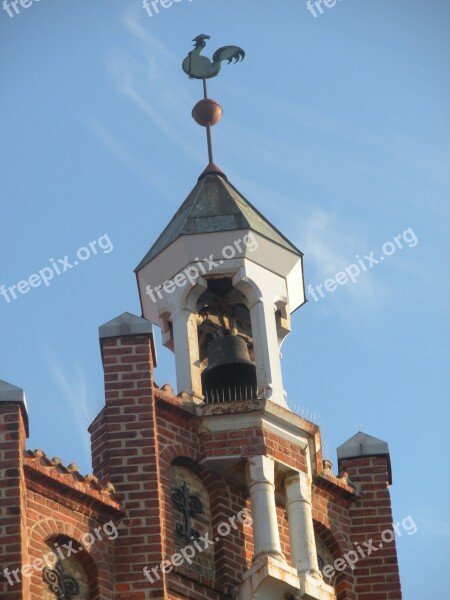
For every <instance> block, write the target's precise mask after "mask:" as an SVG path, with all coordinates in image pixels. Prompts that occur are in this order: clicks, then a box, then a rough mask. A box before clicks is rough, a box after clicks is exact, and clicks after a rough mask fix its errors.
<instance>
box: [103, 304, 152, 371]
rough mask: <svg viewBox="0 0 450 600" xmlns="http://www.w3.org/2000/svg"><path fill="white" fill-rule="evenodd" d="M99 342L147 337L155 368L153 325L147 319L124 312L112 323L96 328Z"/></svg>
mask: <svg viewBox="0 0 450 600" xmlns="http://www.w3.org/2000/svg"><path fill="white" fill-rule="evenodd" d="M98 333H99V338H100V339H101V340H103V339H106V338H114V337H125V336H133V335H149V336H150V344H151V347H152V353H153V362H154V366H155V367H156V366H157V356H156V346H155V338H154V336H153V325H152V323H151V322H150V321H149V320H148V319H144V318H142V317H138V316H136V315H133V314H132V313H129V312H124V313H123V314H121V315H119V316H118V317H116V318H115V319H112V321H108V322H107V323H105V324H104V325H101V326H100V327H99V328H98Z"/></svg>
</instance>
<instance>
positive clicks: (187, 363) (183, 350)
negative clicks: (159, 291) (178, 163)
mask: <svg viewBox="0 0 450 600" xmlns="http://www.w3.org/2000/svg"><path fill="white" fill-rule="evenodd" d="M171 320H172V327H173V343H174V351H175V363H176V371H177V388H178V392H181V391H182V390H186V391H187V392H188V393H189V394H192V395H193V396H196V397H197V398H200V399H201V398H202V381H201V373H200V366H199V363H200V357H199V349H198V332H197V315H196V314H194V313H193V312H192V311H190V310H189V309H187V308H184V309H181V310H179V311H177V312H176V313H173V314H172V315H171Z"/></svg>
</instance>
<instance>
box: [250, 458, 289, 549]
mask: <svg viewBox="0 0 450 600" xmlns="http://www.w3.org/2000/svg"><path fill="white" fill-rule="evenodd" d="M247 480H248V489H249V492H250V500H251V504H252V518H253V542H254V546H255V555H254V557H253V560H254V561H255V560H256V559H257V558H258V557H259V556H261V555H266V556H273V557H274V558H277V559H278V560H280V561H284V556H283V553H282V552H281V545H280V532H279V530H278V522H277V512H276V506H275V463H274V461H273V459H272V458H270V457H268V456H251V457H250V458H249V459H248V463H247Z"/></svg>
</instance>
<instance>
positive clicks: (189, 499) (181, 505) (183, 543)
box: [170, 464, 214, 580]
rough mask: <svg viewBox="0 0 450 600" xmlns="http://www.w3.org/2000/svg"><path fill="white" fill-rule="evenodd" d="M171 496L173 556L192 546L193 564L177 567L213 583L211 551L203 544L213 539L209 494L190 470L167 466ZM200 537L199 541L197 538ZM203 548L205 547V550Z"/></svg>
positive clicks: (174, 465) (212, 555)
mask: <svg viewBox="0 0 450 600" xmlns="http://www.w3.org/2000/svg"><path fill="white" fill-rule="evenodd" d="M170 494H171V504H172V515H173V541H174V549H175V550H174V551H175V553H180V552H181V550H183V549H185V548H186V547H187V546H191V547H192V549H193V550H192V552H193V556H192V557H191V558H190V560H191V561H192V564H190V565H189V563H188V562H186V561H183V562H182V563H181V564H180V565H178V566H179V567H180V568H181V569H182V570H184V569H188V570H189V571H190V572H191V573H190V576H192V575H193V573H192V572H195V573H196V574H197V575H199V576H201V577H205V578H207V579H210V580H214V550H213V547H212V546H211V545H210V544H208V543H205V535H207V536H208V537H207V539H209V540H212V527H211V508H210V502H209V496H208V492H207V491H206V488H205V486H204V485H203V483H202V481H201V479H200V478H199V477H198V476H197V475H196V474H195V473H194V472H193V471H191V470H190V469H188V468H187V467H185V466H182V465H179V464H172V465H171V467H170ZM200 538H202V539H200ZM205 545H206V548H205Z"/></svg>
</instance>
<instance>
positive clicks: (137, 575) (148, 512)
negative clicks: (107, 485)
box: [90, 335, 165, 600]
mask: <svg viewBox="0 0 450 600" xmlns="http://www.w3.org/2000/svg"><path fill="white" fill-rule="evenodd" d="M101 348H102V357H103V364H104V371H105V399H106V404H105V407H104V408H103V410H102V411H101V413H100V414H99V415H98V417H97V418H96V420H95V421H94V423H93V424H92V425H91V427H90V433H91V442H92V459H93V468H94V473H95V474H96V475H97V476H98V477H100V478H107V479H108V480H109V481H111V483H112V484H113V485H114V486H115V489H116V493H117V495H118V497H119V498H120V499H121V501H122V504H123V506H124V507H125V509H126V516H125V518H124V519H123V520H122V522H121V523H120V524H119V526H118V531H119V536H118V538H117V540H116V542H115V591H116V596H115V598H116V599H117V600H119V599H120V600H140V599H143V598H164V594H165V589H164V579H161V580H160V581H159V582H156V583H155V584H153V585H152V586H151V587H150V584H149V582H148V581H147V580H146V579H145V578H144V575H143V569H144V567H145V566H148V565H150V564H156V563H160V562H161V561H162V559H163V551H162V549H163V544H164V538H163V536H162V535H161V534H162V533H163V528H162V523H163V522H164V511H163V505H162V503H161V489H160V473H159V461H158V452H159V449H158V442H157V421H156V414H155V410H156V407H155V397H154V394H153V381H152V378H153V362H152V360H153V359H152V352H151V344H150V336H149V335H140V336H134V337H118V338H110V339H103V340H101ZM146 592H147V594H149V595H146Z"/></svg>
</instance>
